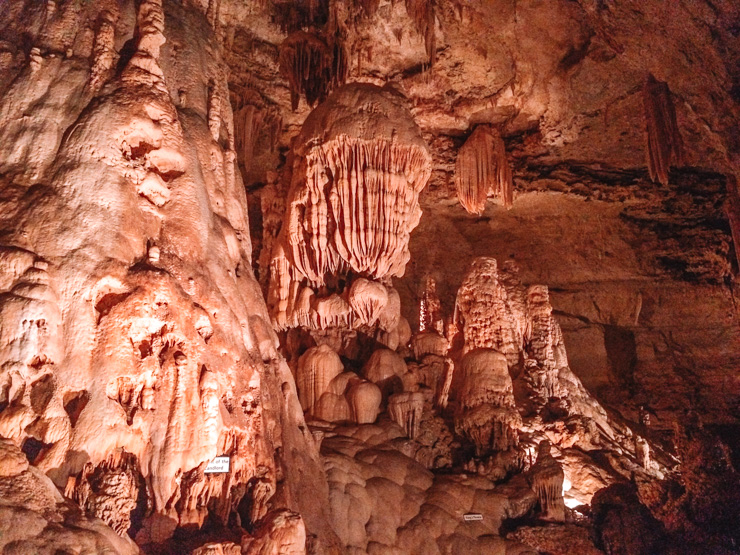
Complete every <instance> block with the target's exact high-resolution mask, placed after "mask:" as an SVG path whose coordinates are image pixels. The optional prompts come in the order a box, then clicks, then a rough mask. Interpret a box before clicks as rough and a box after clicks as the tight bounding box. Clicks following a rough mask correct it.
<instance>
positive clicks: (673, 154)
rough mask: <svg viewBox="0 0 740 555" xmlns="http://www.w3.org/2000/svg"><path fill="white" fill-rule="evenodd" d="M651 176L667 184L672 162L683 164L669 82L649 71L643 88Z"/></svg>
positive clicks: (681, 142) (681, 141) (679, 133)
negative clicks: (661, 79)
mask: <svg viewBox="0 0 740 555" xmlns="http://www.w3.org/2000/svg"><path fill="white" fill-rule="evenodd" d="M642 103H643V107H644V109H645V127H646V130H647V131H646V134H647V148H646V157H647V166H648V171H649V173H650V179H651V180H653V181H659V182H660V183H662V184H663V185H668V172H669V171H670V169H671V166H680V165H682V164H683V158H684V153H683V140H682V139H681V132H680V131H679V130H678V123H677V122H676V108H675V107H674V105H673V96H672V95H671V91H670V89H669V88H668V84H667V83H665V82H663V81H658V80H657V79H656V78H655V77H654V76H653V74H652V73H650V74H648V76H647V77H646V79H645V83H644V84H643V88H642Z"/></svg>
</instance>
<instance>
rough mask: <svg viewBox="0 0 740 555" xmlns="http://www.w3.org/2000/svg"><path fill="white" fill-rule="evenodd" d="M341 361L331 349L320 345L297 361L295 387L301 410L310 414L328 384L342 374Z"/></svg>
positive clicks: (327, 387)
mask: <svg viewBox="0 0 740 555" xmlns="http://www.w3.org/2000/svg"><path fill="white" fill-rule="evenodd" d="M343 370H344V367H343V366H342V361H341V360H340V359H339V355H337V354H336V353H335V352H334V351H333V350H332V349H331V347H329V346H328V345H320V346H318V347H312V348H311V349H309V350H308V351H306V352H305V353H304V354H303V355H302V356H301V358H300V360H299V361H298V371H297V372H296V387H297V388H298V398H299V399H300V401H301V406H302V407H303V410H305V411H306V412H308V413H309V414H311V413H312V412H313V409H314V406H315V405H316V403H317V402H318V401H319V398H320V397H321V396H322V395H323V394H324V393H325V392H326V391H328V390H329V384H330V382H331V381H332V380H333V379H334V378H335V377H336V376H338V375H339V374H341V373H342V371H343Z"/></svg>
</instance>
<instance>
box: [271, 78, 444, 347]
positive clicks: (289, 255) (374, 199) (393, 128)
mask: <svg viewBox="0 0 740 555" xmlns="http://www.w3.org/2000/svg"><path fill="white" fill-rule="evenodd" d="M296 145H297V146H296V147H295V149H294V159H295V162H294V165H293V168H292V170H293V172H292V183H291V187H290V192H289V193H288V200H287V206H286V214H285V216H284V219H283V225H282V229H281V232H280V236H279V237H278V240H277V242H276V245H275V246H274V248H273V258H272V262H271V264H270V270H271V276H270V288H269V303H270V305H271V307H272V311H273V320H274V324H275V326H276V327H277V328H278V329H284V328H287V327H295V326H304V327H310V328H327V327H358V326H363V325H364V326H371V325H373V324H374V323H375V320H376V319H378V320H381V323H383V324H386V325H388V324H389V323H391V322H395V323H397V320H398V317H397V316H395V315H388V316H386V317H383V311H384V308H385V307H386V306H387V305H389V304H390V303H389V300H390V299H391V298H392V297H393V296H394V295H393V293H392V292H390V288H389V287H388V279H389V278H390V277H392V276H400V275H402V274H403V272H404V268H405V266H406V263H407V262H408V260H409V252H408V241H409V235H410V233H411V230H412V229H413V228H415V227H416V225H417V224H418V223H419V218H420V216H421V209H420V208H419V192H420V191H421V190H422V189H423V188H424V186H425V185H426V183H427V180H428V179H429V175H430V172H431V157H430V155H429V151H428V148H427V146H426V144H425V143H424V141H423V139H422V138H421V136H420V133H419V129H418V128H417V127H416V124H415V123H414V121H413V119H412V118H411V116H410V115H409V113H408V111H407V110H406V108H405V106H404V103H403V100H402V99H401V98H400V97H399V96H397V95H396V94H395V93H394V92H392V91H390V90H387V89H381V88H378V87H375V86H372V85H364V84H353V85H347V86H345V87H343V88H341V89H339V90H337V91H336V92H335V93H333V94H332V95H331V96H330V97H329V98H328V99H327V101H326V102H324V103H323V104H321V105H320V106H319V107H318V108H316V109H315V110H314V111H313V112H312V113H311V114H310V115H309V117H308V118H307V119H306V122H305V123H304V125H303V129H302V131H301V134H300V135H299V136H298V138H297V140H296ZM349 274H352V275H355V276H359V277H358V278H354V279H351V278H350V277H345V276H348V275H349ZM343 277H345V280H346V283H344V285H343V286H338V285H337V283H338V282H339V281H340V280H342V278H343ZM399 308H400V307H399ZM384 331H386V332H392V331H393V329H388V328H385V329H384Z"/></svg>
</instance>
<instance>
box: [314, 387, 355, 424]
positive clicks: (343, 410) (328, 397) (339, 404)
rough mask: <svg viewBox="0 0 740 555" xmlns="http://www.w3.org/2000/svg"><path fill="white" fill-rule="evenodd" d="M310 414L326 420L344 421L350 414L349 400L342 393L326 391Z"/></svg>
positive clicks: (348, 418)
mask: <svg viewBox="0 0 740 555" xmlns="http://www.w3.org/2000/svg"><path fill="white" fill-rule="evenodd" d="M312 416H313V417H314V418H318V419H319V420H325V421H326V422H345V421H347V420H350V418H351V416H352V414H351V412H350V407H349V402H348V401H347V398H346V397H345V396H344V395H343V394H337V393H332V392H331V391H327V392H326V393H324V394H323V395H322V396H321V398H320V399H319V402H318V403H316V405H315V406H314V410H313V415H312Z"/></svg>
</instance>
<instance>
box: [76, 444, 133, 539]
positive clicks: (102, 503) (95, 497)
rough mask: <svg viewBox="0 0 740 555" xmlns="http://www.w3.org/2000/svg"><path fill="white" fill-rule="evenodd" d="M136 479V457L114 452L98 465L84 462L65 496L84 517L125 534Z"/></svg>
mask: <svg viewBox="0 0 740 555" xmlns="http://www.w3.org/2000/svg"><path fill="white" fill-rule="evenodd" d="M139 479H140V477H139V470H138V462H137V461H136V457H135V456H133V455H131V454H129V453H126V452H117V453H113V454H112V455H111V456H110V457H109V458H108V459H107V460H106V461H104V462H103V463H101V464H99V465H98V466H95V465H93V464H91V463H87V464H86V465H85V467H84V468H83V471H82V474H81V475H80V477H79V478H78V479H77V480H73V481H72V484H73V487H69V488H68V489H69V491H68V492H67V493H68V495H70V496H71V497H72V498H73V499H74V500H75V501H76V502H77V503H78V504H79V505H80V507H82V508H83V509H85V511H87V512H88V514H91V515H93V516H96V517H97V518H99V519H101V520H102V521H103V522H105V523H106V524H107V525H108V526H110V527H111V528H113V529H114V530H115V531H116V532H118V533H119V534H125V533H126V532H127V531H128V529H129V528H130V527H131V512H132V511H133V510H134V509H135V508H136V502H137V499H138V495H139Z"/></svg>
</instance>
